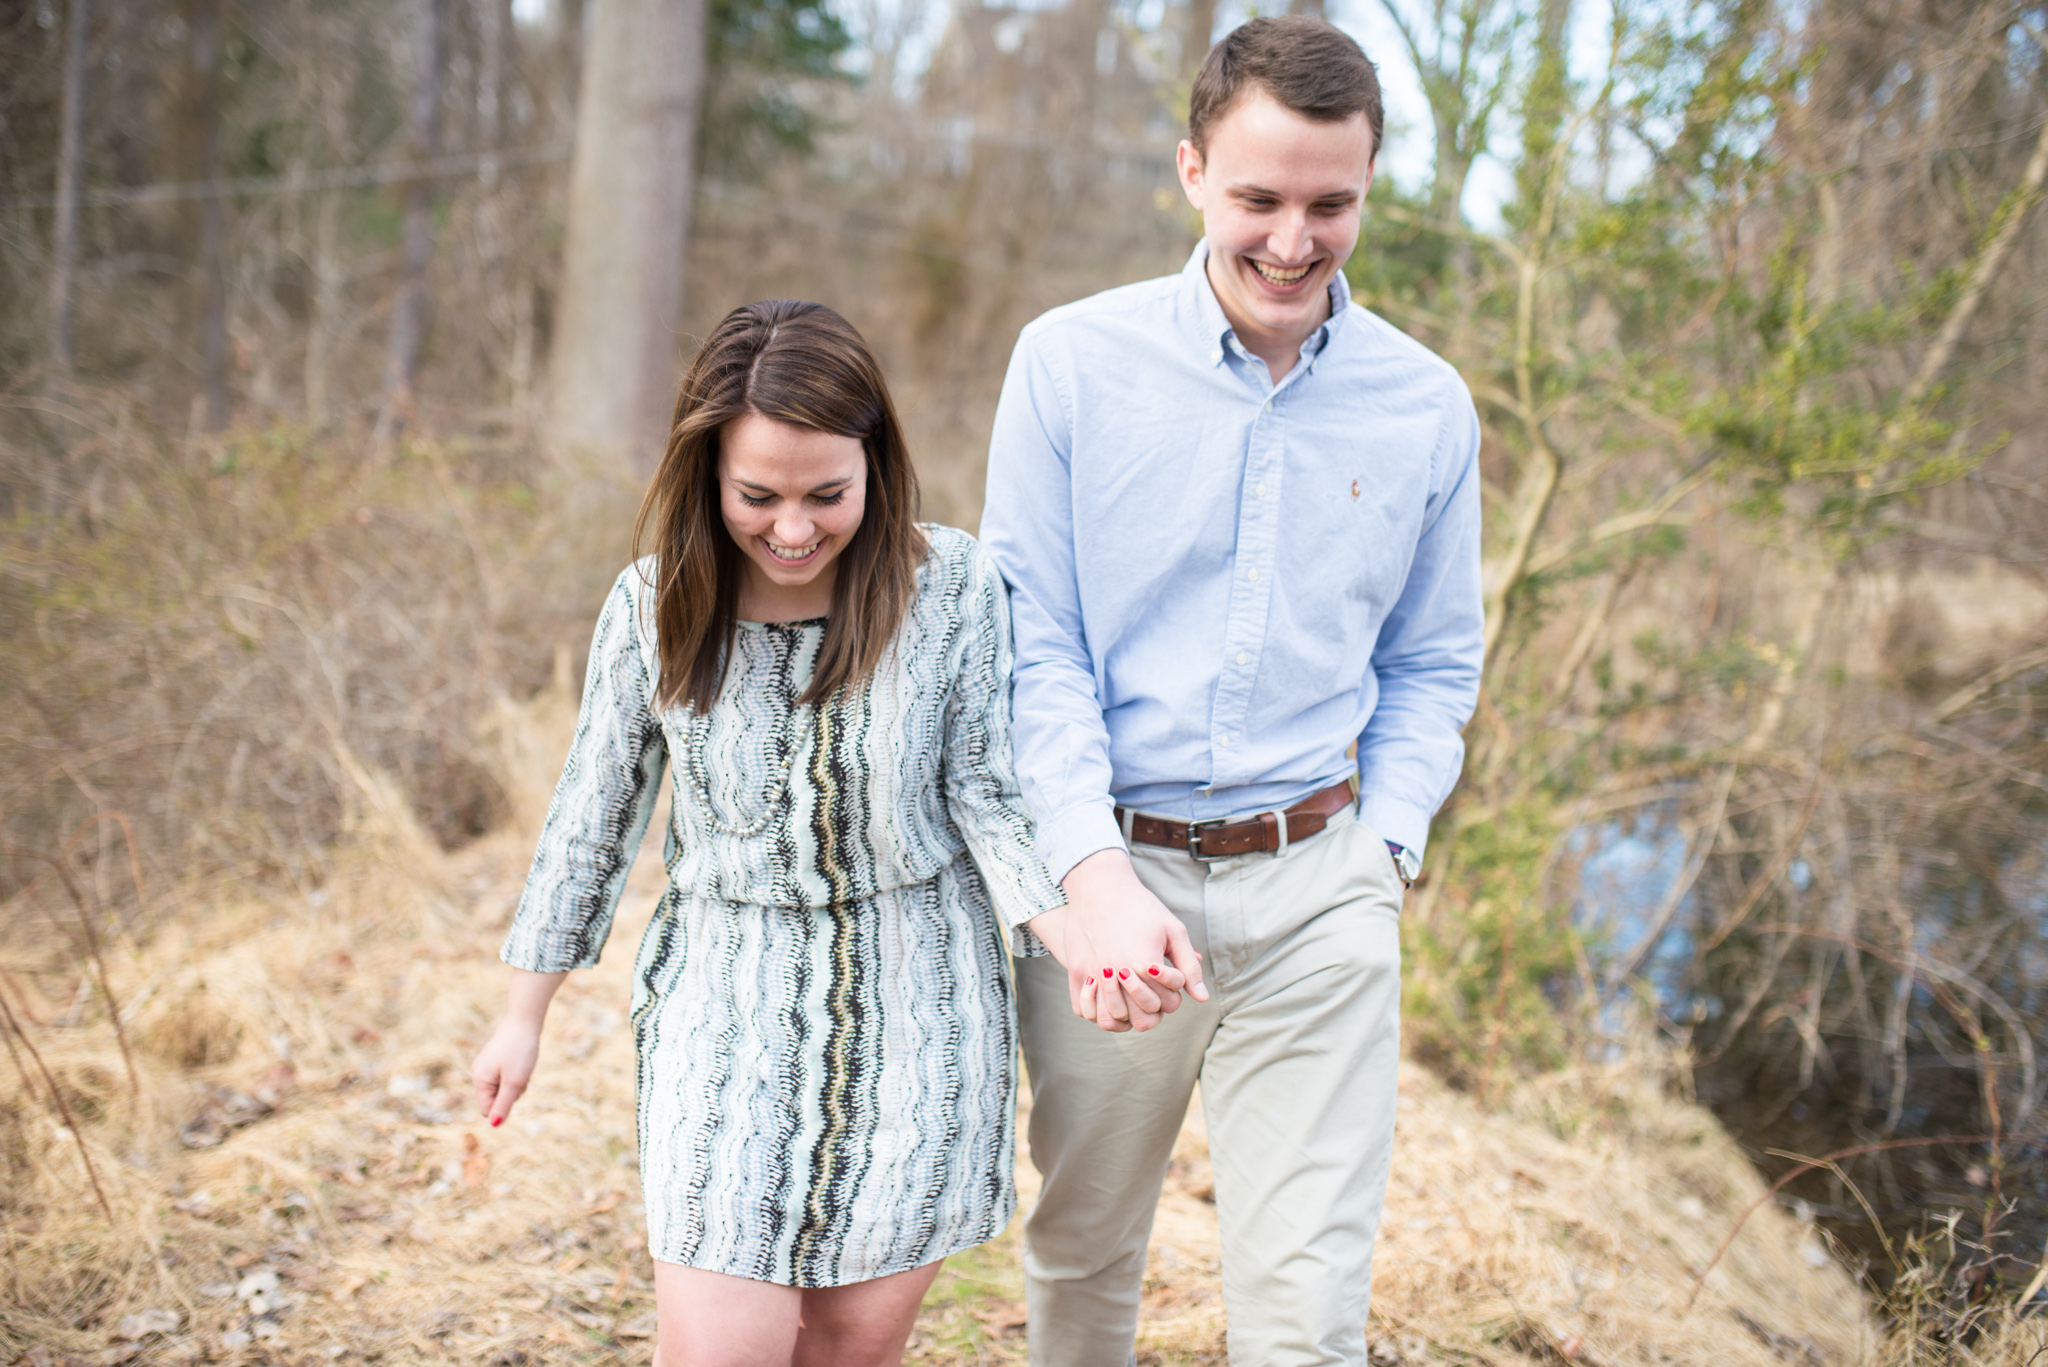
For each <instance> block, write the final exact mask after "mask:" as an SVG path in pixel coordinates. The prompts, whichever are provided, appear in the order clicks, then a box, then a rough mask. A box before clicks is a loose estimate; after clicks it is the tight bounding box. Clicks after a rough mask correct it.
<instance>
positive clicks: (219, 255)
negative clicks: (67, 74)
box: [191, 0, 228, 432]
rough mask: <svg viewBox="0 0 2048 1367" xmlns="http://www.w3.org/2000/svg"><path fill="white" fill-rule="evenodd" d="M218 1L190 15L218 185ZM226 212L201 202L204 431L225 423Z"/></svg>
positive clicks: (216, 198) (203, 130)
mask: <svg viewBox="0 0 2048 1367" xmlns="http://www.w3.org/2000/svg"><path fill="white" fill-rule="evenodd" d="M220 8H221V7H220V0H198V3H197V4H196V5H194V7H193V15H192V29H191V32H192V76H193V79H194V81H195V83H196V88H197V91H198V95H199V111H198V112H199V137H200V143H199V157H200V164H201V166H202V167H203V168H204V169H203V171H202V173H201V174H202V176H203V178H204V179H205V180H207V181H208V182H209V183H211V182H215V181H218V180H219V179H220V49H221V31H220V30H221V13H220ZM225 213H226V210H225V209H224V208H223V207H222V205H221V202H220V194H219V191H218V190H217V189H214V190H211V191H209V193H208V194H207V195H206V196H205V198H204V199H202V200H201V201H200V215H199V281H198V290H197V295H198V300H199V364H200V391H201V394H202V395H203V397H204V403H205V410H204V411H205V417H204V427H205V430H206V431H208V432H218V431H220V430H221V428H223V427H226V426H227V423H228V258H227V223H226V220H225Z"/></svg>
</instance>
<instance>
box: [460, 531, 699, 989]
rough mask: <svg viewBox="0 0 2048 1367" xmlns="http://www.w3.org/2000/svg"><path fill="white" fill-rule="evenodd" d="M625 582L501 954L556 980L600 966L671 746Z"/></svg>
mask: <svg viewBox="0 0 2048 1367" xmlns="http://www.w3.org/2000/svg"><path fill="white" fill-rule="evenodd" d="M632 573H633V571H632V570H628V571H627V572H626V575H631V574H632ZM626 575H622V576H620V579H619V582H618V583H617V584H616V585H614V586H613V588H612V593H611V597H610V598H608V599H606V600H605V605H604V611H603V612H602V613H601V614H599V616H598V619H597V633H596V636H595V637H594V638H593V639H592V641H591V644H590V669H589V672H588V674H587V675H586V676H585V678H584V681H583V707H582V710H581V712H580V713H579V714H578V716H577V718H576V738H575V739H574V740H573V741H571V742H570V745H569V758H568V760H567V762H565V763H564V764H563V766H562V778H561V781H560V782H559V783H557V784H556V785H555V796H554V800H553V801H551V802H550V803H549V804H548V818H547V822H546V824H545V825H543V826H542V827H541V833H540V847H539V848H538V849H537V850H535V851H534V855H533V867H532V868H531V869H530V870H528V872H527V875H526V890H525V892H524V893H522V894H521V895H520V898H519V911H518V913H517V914H516V915H514V916H513V918H512V932H511V934H510V935H509V936H507V937H506V940H505V947H504V949H503V950H502V951H501V952H500V954H499V957H500V958H502V959H503V960H504V961H505V962H506V963H508V964H510V965H512V966H513V967H514V968H525V969H531V970H532V971H534V972H536V973H557V972H560V971H562V970H563V969H569V968H590V967H592V966H594V965H595V964H596V963H597V956H598V952H599V951H600V950H602V949H603V948H604V942H605V937H606V936H607V935H608V934H610V932H611V928H612V916H613V915H614V913H616V912H617V911H618V908H619V896H620V894H621V893H623V892H624V891H625V888H626V874H627V873H628V871H629V870H631V869H632V867H633V859H634V857H635V856H636V855H637V854H639V852H640V841H641V839H642V838H643V837H644V836H645V835H646V834H647V823H648V821H649V819H650V818H651V817H652V816H653V815H654V804H655V798H656V797H657V796H658V795H659V793H660V789H661V774H662V768H663V766H664V764H665V763H666V761H667V758H668V744H667V742H666V740H664V739H663V736H662V731H661V725H660V723H659V722H658V721H656V720H655V716H654V709H653V707H652V702H653V696H652V695H653V687H652V680H651V679H650V678H649V677H648V670H647V662H646V659H645V658H644V657H643V656H642V654H641V652H640V648H639V641H638V639H637V632H636V629H635V624H634V621H633V615H634V611H635V602H634V597H633V593H632V590H631V588H630V587H629V586H628V584H627V582H626Z"/></svg>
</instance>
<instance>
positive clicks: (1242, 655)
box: [1237, 650, 1252, 665]
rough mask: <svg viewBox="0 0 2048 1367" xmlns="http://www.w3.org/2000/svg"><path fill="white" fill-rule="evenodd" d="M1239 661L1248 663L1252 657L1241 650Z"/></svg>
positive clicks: (1243, 663)
mask: <svg viewBox="0 0 2048 1367" xmlns="http://www.w3.org/2000/svg"><path fill="white" fill-rule="evenodd" d="M1237 662H1238V663H1239V664H1241V665H1248V664H1250V663H1251V662H1252V657H1251V656H1249V655H1247V654H1245V653H1244V652H1243V651H1242V650H1240V651H1238V652H1237Z"/></svg>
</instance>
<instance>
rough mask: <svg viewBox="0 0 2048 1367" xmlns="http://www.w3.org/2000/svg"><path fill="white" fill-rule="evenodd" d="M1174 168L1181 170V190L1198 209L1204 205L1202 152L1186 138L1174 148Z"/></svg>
mask: <svg viewBox="0 0 2048 1367" xmlns="http://www.w3.org/2000/svg"><path fill="white" fill-rule="evenodd" d="M1173 162H1174V168H1175V169H1176V170H1178V171H1179V172H1180V191H1181V193H1182V194H1184V195H1186V196H1187V197H1188V203H1189V204H1191V205H1193V206H1194V207H1195V209H1196V210H1197V211H1199V210H1200V209H1201V207H1202V171H1203V169H1204V168H1203V165H1202V154H1201V153H1200V152H1198V151H1196V150H1195V145H1194V144H1193V143H1191V142H1189V141H1188V140H1187V139H1186V138H1182V139H1181V140H1180V146H1179V147H1177V148H1175V149H1174V153H1173Z"/></svg>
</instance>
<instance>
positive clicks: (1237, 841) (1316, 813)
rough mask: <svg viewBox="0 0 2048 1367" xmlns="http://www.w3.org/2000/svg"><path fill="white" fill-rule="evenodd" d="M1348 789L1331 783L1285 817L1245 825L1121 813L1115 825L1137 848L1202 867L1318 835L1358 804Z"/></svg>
mask: <svg viewBox="0 0 2048 1367" xmlns="http://www.w3.org/2000/svg"><path fill="white" fill-rule="evenodd" d="M1351 785H1352V780H1350V779H1346V780H1345V781H1344V782H1342V783H1333V784H1331V785H1330V786H1329V787H1327V788H1325V789H1323V790H1322V791H1321V792H1319V793H1310V794H1309V795H1308V796H1307V797H1305V798H1303V799H1302V800H1301V801H1299V802H1297V803H1295V804H1294V805H1293V806H1292V807H1289V808H1288V809H1287V810H1286V811H1284V812H1260V813H1259V814H1258V815H1257V816H1255V817H1252V818H1251V819H1249V820H1246V821H1222V820H1215V821H1167V820H1162V819H1161V818H1159V817H1156V816H1141V815H1138V814H1135V813H1127V812H1125V811H1124V809H1123V808H1121V807H1119V808H1117V809H1116V820H1117V824H1118V825H1119V826H1122V827H1124V829H1125V830H1126V831H1128V832H1129V833H1130V838H1131V839H1133V840H1135V841H1138V842H1139V843H1141V844H1145V845H1164V846H1166V847H1167V848H1168V849H1173V850H1186V851H1187V852H1188V853H1189V854H1190V855H1191V856H1193V857H1194V858H1196V859H1199V860H1201V861H1202V862H1203V863H1205V864H1206V863H1209V862H1211V861H1213V860H1217V859H1233V858H1235V857H1236V856H1238V855H1240V854H1257V853H1261V852H1263V851H1267V850H1284V849H1286V848H1287V847H1288V846H1289V845H1291V844H1293V843H1294V842H1295V841H1297V840H1306V839H1308V838H1309V837H1310V836H1312V835H1317V834H1319V833H1321V831H1322V829H1323V828H1324V827H1325V826H1327V825H1329V824H1330V818H1331V817H1333V816H1335V815H1336V814H1337V813H1339V812H1341V811H1343V810H1344V809H1345V808H1346V807H1349V806H1350V805H1351V804H1352V803H1353V802H1355V801H1356V800H1357V798H1358V793H1357V791H1356V790H1355V789H1354V788H1353V787H1352V786H1351Z"/></svg>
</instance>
